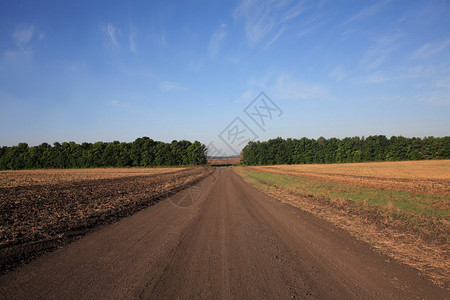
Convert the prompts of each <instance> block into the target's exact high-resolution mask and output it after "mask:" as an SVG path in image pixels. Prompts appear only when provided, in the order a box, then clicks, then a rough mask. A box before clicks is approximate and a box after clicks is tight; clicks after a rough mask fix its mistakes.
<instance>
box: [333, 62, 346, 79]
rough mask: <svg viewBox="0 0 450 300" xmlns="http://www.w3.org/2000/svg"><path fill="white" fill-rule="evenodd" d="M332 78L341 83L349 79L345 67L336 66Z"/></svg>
mask: <svg viewBox="0 0 450 300" xmlns="http://www.w3.org/2000/svg"><path fill="white" fill-rule="evenodd" d="M330 77H331V78H333V79H335V80H336V81H341V80H344V79H345V78H346V77H347V72H346V71H345V68H344V67H343V66H336V67H335V68H334V69H333V70H331V72H330Z"/></svg>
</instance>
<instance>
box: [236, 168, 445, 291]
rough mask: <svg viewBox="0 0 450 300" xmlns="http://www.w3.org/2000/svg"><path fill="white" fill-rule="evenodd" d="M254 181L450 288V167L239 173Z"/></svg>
mask: <svg viewBox="0 0 450 300" xmlns="http://www.w3.org/2000/svg"><path fill="white" fill-rule="evenodd" d="M235 170H236V172H237V173H238V174H240V175H241V176H242V177H243V178H244V179H245V180H246V181H248V182H250V183H252V184H254V185H255V186H256V187H258V188H259V189H261V190H262V191H264V192H266V193H268V194H271V195H273V196H275V197H276V198H278V199H280V200H282V201H285V202H287V203H290V204H292V205H294V206H298V207H300V208H301V209H303V210H305V211H308V212H310V213H312V214H314V215H316V216H319V217H321V218H323V219H325V220H328V221H330V222H332V223H333V224H335V225H337V226H339V227H341V228H343V229H345V230H347V231H348V232H349V233H351V234H352V235H353V236H355V237H357V238H358V239H360V240H363V241H366V242H368V243H370V244H371V245H372V246H373V248H374V249H377V250H378V251H381V252H383V253H385V254H387V255H389V256H391V257H392V258H394V259H397V260H399V261H401V262H404V263H406V264H409V265H411V266H413V267H415V268H417V269H418V270H420V271H421V272H422V273H423V274H425V275H426V276H428V277H429V278H430V279H431V280H433V281H434V282H435V283H436V284H438V285H440V286H442V287H445V288H449V286H450V249H449V242H448V241H449V233H450V198H449V187H450V161H448V160H446V161H420V162H383V163H358V164H333V165H289V166H284V165H283V166H263V167H236V168H235Z"/></svg>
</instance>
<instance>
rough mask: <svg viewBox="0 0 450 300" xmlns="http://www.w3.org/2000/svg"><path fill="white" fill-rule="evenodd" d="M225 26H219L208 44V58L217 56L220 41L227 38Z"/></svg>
mask: <svg viewBox="0 0 450 300" xmlns="http://www.w3.org/2000/svg"><path fill="white" fill-rule="evenodd" d="M226 29H227V24H221V25H220V26H219V28H218V29H217V30H216V31H215V32H214V34H213V35H212V37H211V41H210V42H209V47H208V52H209V57H211V58H214V57H216V56H217V54H218V53H219V50H220V46H221V43H222V40H223V39H225V37H226V36H227V30H226Z"/></svg>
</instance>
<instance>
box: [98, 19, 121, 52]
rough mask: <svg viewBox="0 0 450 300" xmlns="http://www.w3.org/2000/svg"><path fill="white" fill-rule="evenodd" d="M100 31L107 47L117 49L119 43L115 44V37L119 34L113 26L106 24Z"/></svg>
mask: <svg viewBox="0 0 450 300" xmlns="http://www.w3.org/2000/svg"><path fill="white" fill-rule="evenodd" d="M102 31H103V33H104V34H105V36H106V38H107V40H108V42H109V45H110V46H111V47H112V48H115V49H119V43H118V42H117V35H118V34H119V33H120V32H119V30H117V28H116V27H115V26H114V25H113V24H111V23H108V24H107V25H106V26H104V27H103V28H102Z"/></svg>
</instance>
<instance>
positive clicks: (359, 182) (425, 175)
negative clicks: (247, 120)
mask: <svg viewBox="0 0 450 300" xmlns="http://www.w3.org/2000/svg"><path fill="white" fill-rule="evenodd" d="M252 168H254V170H256V171H259V172H271V173H278V174H291V175H295V176H302V177H308V178H313V179H317V180H320V181H326V182H336V183H344V184H350V185H353V186H361V187H373V188H376V189H381V190H396V191H416V192H424V193H428V194H441V195H447V196H450V160H433V161H406V162H403V161H402V162H374V163H353V164H329V165H323V164H321V165H277V166H261V167H252Z"/></svg>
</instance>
